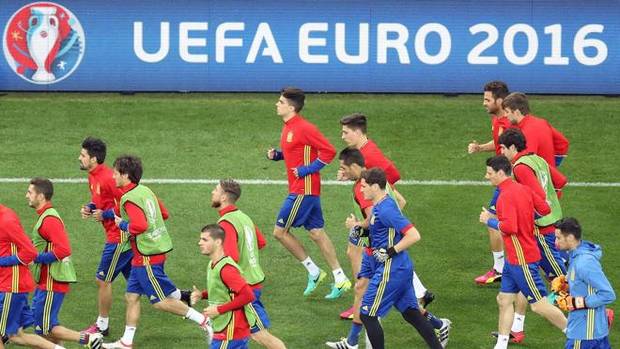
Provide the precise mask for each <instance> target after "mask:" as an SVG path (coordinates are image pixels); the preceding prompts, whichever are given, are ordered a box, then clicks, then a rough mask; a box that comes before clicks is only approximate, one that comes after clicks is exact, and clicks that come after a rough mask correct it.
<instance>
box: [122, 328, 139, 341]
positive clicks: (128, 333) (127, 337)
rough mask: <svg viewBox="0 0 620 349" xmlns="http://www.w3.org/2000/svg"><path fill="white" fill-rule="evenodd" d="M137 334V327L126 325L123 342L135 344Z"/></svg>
mask: <svg viewBox="0 0 620 349" xmlns="http://www.w3.org/2000/svg"><path fill="white" fill-rule="evenodd" d="M135 334H136V328H135V327H134V326H125V333H123V336H122V337H121V342H123V344H126V345H132V344H133V336H134V335H135Z"/></svg>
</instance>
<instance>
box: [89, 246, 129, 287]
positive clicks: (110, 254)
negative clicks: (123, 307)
mask: <svg viewBox="0 0 620 349" xmlns="http://www.w3.org/2000/svg"><path fill="white" fill-rule="evenodd" d="M124 247H125V245H124V244H115V243H108V242H106V244H105V246H104V247H103V252H102V253H101V261H100V262H99V267H98V268H97V279H99V280H101V281H105V282H112V281H114V279H116V277H117V276H118V274H120V273H123V275H124V276H125V279H126V280H127V279H129V274H130V273H131V258H133V252H132V251H131V249H129V250H127V251H125V252H122V251H123V249H124Z"/></svg>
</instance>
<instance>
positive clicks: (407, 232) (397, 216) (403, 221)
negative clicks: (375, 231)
mask: <svg viewBox="0 0 620 349" xmlns="http://www.w3.org/2000/svg"><path fill="white" fill-rule="evenodd" d="M382 219H384V220H385V222H386V224H387V225H388V226H392V227H394V229H396V230H398V231H399V232H400V233H401V234H402V236H403V238H402V239H401V240H400V241H399V242H398V243H397V244H396V245H394V246H391V247H388V249H387V250H386V251H385V253H386V254H387V258H390V257H393V256H395V255H396V254H398V253H400V252H403V251H405V250H406V249H408V248H409V247H410V246H411V245H413V244H415V243H416V242H418V241H420V239H421V236H420V232H419V231H418V229H416V227H415V226H414V225H413V224H412V223H411V222H410V221H409V220H408V219H407V218H405V216H403V215H402V213H400V212H399V211H396V212H392V211H389V212H385V214H384V215H383V217H382ZM382 252H383V251H379V253H378V254H382ZM382 257H383V256H377V253H375V258H377V259H379V260H380V261H381V260H383V258H382Z"/></svg>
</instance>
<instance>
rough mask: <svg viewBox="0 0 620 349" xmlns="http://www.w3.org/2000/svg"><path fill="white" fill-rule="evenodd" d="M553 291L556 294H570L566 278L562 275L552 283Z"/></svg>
mask: <svg viewBox="0 0 620 349" xmlns="http://www.w3.org/2000/svg"><path fill="white" fill-rule="evenodd" d="M551 290H552V291H553V292H555V293H562V292H564V293H566V294H568V281H566V276H564V275H560V276H558V277H556V278H555V279H553V280H552V281H551Z"/></svg>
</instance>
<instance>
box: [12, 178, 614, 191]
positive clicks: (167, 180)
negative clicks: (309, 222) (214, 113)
mask: <svg viewBox="0 0 620 349" xmlns="http://www.w3.org/2000/svg"><path fill="white" fill-rule="evenodd" d="M51 181H52V182H54V183H70V184H75V183H86V182H87V180H86V178H51ZM237 181H238V182H239V183H240V184H248V185H286V184H287V181H285V180H272V179H237ZM29 182H30V178H25V177H15V178H0V183H29ZM141 182H143V183H154V184H217V183H219V179H209V178H198V179H190V178H145V179H143V180H142V181H141ZM321 183H322V184H324V185H350V182H342V181H334V180H324V181H321ZM398 185H421V186H455V187H464V186H489V185H490V184H489V182H487V181H459V180H449V181H448V180H416V179H407V180H401V181H399V182H398ZM568 186H570V187H599V188H618V187H620V183H618V182H572V183H568Z"/></svg>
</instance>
